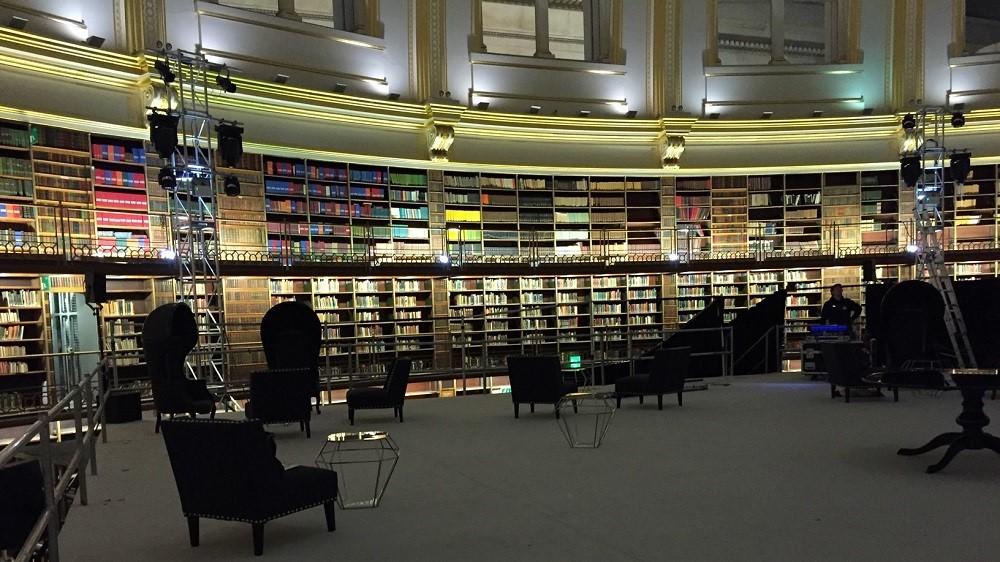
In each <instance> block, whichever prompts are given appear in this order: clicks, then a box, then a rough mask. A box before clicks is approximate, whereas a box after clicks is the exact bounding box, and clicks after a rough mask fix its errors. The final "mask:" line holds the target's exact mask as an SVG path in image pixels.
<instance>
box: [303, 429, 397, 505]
mask: <svg viewBox="0 0 1000 562" xmlns="http://www.w3.org/2000/svg"><path fill="white" fill-rule="evenodd" d="M398 461H399V447H398V446H397V445H396V442H395V441H393V440H392V438H391V437H389V433H388V432H385V431H359V432H350V433H331V434H330V435H327V437H326V443H324V444H323V448H322V449H321V450H320V452H319V455H317V456H316V466H318V467H320V468H325V469H327V470H335V471H337V480H338V482H337V483H338V490H337V505H339V506H340V509H371V508H375V507H378V506H379V504H381V503H382V496H383V495H385V491H386V489H387V488H388V487H389V480H390V479H391V478H392V473H393V471H394V470H396V463H397V462H398Z"/></svg>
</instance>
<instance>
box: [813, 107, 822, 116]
mask: <svg viewBox="0 0 1000 562" xmlns="http://www.w3.org/2000/svg"><path fill="white" fill-rule="evenodd" d="M822 116H823V112H822V111H820V110H818V109H817V110H815V111H813V117H814V118H819V117H822Z"/></svg>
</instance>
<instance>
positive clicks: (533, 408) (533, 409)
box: [531, 402, 535, 414]
mask: <svg viewBox="0 0 1000 562" xmlns="http://www.w3.org/2000/svg"><path fill="white" fill-rule="evenodd" d="M531 413H532V414H534V413H535V403H534V402H531Z"/></svg>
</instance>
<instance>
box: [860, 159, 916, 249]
mask: <svg viewBox="0 0 1000 562" xmlns="http://www.w3.org/2000/svg"><path fill="white" fill-rule="evenodd" d="M904 189H905V188H904ZM899 192H900V187H899V173H898V172H896V171H876V172H861V246H862V247H864V246H898V245H899V240H900V236H899V220H900V202H899Z"/></svg>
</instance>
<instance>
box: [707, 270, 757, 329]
mask: <svg viewBox="0 0 1000 562" xmlns="http://www.w3.org/2000/svg"><path fill="white" fill-rule="evenodd" d="M712 294H713V295H714V296H716V297H722V301H723V317H722V319H723V321H724V322H729V321H731V320H732V319H733V318H735V317H736V314H737V313H738V312H739V311H740V310H746V309H747V308H749V300H748V297H749V286H748V283H747V272H746V271H713V272H712Z"/></svg>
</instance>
